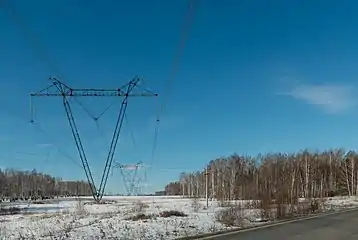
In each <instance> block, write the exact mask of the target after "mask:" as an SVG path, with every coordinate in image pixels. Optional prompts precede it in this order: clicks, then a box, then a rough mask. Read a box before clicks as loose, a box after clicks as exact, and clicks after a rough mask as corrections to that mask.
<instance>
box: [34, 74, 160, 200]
mask: <svg viewBox="0 0 358 240" xmlns="http://www.w3.org/2000/svg"><path fill="white" fill-rule="evenodd" d="M50 80H51V81H52V84H51V85H50V86H48V87H47V88H45V89H43V90H41V91H39V92H37V93H31V94H30V96H31V122H34V119H33V107H32V97H35V96H45V97H62V102H63V106H64V108H65V110H66V116H67V118H68V122H69V124H70V127H71V131H72V135H73V138H74V140H75V144H76V148H77V150H78V154H79V157H80V159H81V162H82V166H83V169H84V171H85V174H86V177H87V180H88V183H89V184H90V188H91V192H92V196H93V198H94V200H95V201H97V202H99V201H100V200H101V199H102V198H103V195H104V191H105V188H106V184H107V180H108V176H109V172H110V169H111V166H112V162H113V157H114V155H115V150H116V147H117V142H118V139H119V134H120V131H121V128H122V125H123V120H124V117H125V113H126V110H127V106H128V98H129V97H153V96H158V94H156V93H153V92H151V91H148V90H145V89H142V88H141V87H140V79H139V78H134V79H133V80H131V81H129V82H128V83H127V84H126V85H124V86H123V87H121V88H118V89H93V88H82V89H77V88H71V87H69V86H67V85H66V84H64V83H63V82H61V81H60V80H58V79H57V78H55V77H51V78H50ZM138 88H139V89H141V91H140V92H135V90H136V89H138ZM73 97H123V99H122V104H121V107H120V109H119V112H118V117H117V121H116V125H115V129H114V131H113V137H112V141H111V144H110V148H109V151H108V155H107V158H106V161H105V166H104V169H103V174H102V178H101V182H100V185H99V186H96V184H95V182H94V180H93V175H92V172H91V169H90V167H89V165H88V161H87V156H86V154H85V151H84V148H83V145H82V141H81V138H80V135H79V132H78V129H77V126H76V123H75V119H74V116H73V114H72V109H71V105H70V103H69V99H70V98H73ZM103 113H104V112H102V113H101V114H100V115H98V116H97V117H94V120H96V121H97V120H98V119H99V118H100V117H101V116H102V115H103Z"/></svg>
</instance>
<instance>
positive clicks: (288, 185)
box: [165, 149, 358, 203]
mask: <svg viewBox="0 0 358 240" xmlns="http://www.w3.org/2000/svg"><path fill="white" fill-rule="evenodd" d="M207 172H208V192H209V197H210V198H215V199H220V200H230V199H264V198H265V199H267V198H269V199H276V200H277V199H280V200H281V202H286V203H293V202H294V201H296V200H297V199H298V198H300V197H305V198H314V197H329V196H334V195H357V193H358V154H357V153H356V152H354V151H348V152H346V151H344V150H343V149H336V150H327V151H323V152H311V151H308V150H304V151H300V152H298V153H293V154H286V153H270V154H265V155H258V156H256V157H250V156H239V155H237V154H234V155H232V156H229V157H223V158H219V159H216V160H213V161H211V162H210V163H209V164H208V166H207ZM205 188H206V181H205V169H204V170H202V171H197V172H192V173H182V174H181V176H180V178H179V180H178V181H177V182H172V183H169V184H168V185H167V186H166V188H165V190H166V194H168V195H185V196H190V197H195V196H198V197H205Z"/></svg>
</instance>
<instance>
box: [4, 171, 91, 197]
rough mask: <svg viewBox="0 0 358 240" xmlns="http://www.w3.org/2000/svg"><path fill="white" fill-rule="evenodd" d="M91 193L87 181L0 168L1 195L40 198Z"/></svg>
mask: <svg viewBox="0 0 358 240" xmlns="http://www.w3.org/2000/svg"><path fill="white" fill-rule="evenodd" d="M76 195H82V196H84V195H91V191H90V187H89V184H88V183H87V182H85V181H64V180H62V179H61V178H55V177H53V176H51V175H49V174H43V173H39V172H37V171H36V170H32V171H18V170H14V169H0V197H2V198H19V197H24V198H29V197H32V198H40V197H54V196H76Z"/></svg>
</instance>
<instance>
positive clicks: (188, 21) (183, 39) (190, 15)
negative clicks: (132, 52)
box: [150, 0, 198, 165]
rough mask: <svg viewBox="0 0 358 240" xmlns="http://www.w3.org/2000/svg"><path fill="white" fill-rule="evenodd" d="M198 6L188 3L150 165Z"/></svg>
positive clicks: (159, 108)
mask: <svg viewBox="0 0 358 240" xmlns="http://www.w3.org/2000/svg"><path fill="white" fill-rule="evenodd" d="M197 4H198V3H197V0H189V1H188V8H187V11H186V15H185V17H184V22H183V25H182V29H181V34H180V40H179V45H178V47H177V49H176V51H175V54H174V60H173V64H172V66H171V70H170V73H169V78H168V80H167V82H166V83H167V84H166V85H165V88H164V92H163V98H164V99H163V101H162V102H161V104H160V105H159V106H158V109H157V117H156V123H155V129H154V141H153V147H152V154H151V164H150V165H152V164H153V162H154V159H155V151H156V149H157V142H158V137H159V125H160V116H162V115H163V112H164V111H165V108H166V104H167V101H168V97H169V95H170V91H171V88H172V85H173V83H174V81H175V79H176V77H177V75H178V72H179V67H180V62H181V59H182V56H183V53H184V50H185V46H186V43H187V39H188V36H189V31H190V28H191V26H192V23H193V19H194V14H195V11H196V9H197Z"/></svg>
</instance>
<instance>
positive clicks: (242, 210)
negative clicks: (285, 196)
mask: <svg viewBox="0 0 358 240" xmlns="http://www.w3.org/2000/svg"><path fill="white" fill-rule="evenodd" d="M105 200H107V201H106V202H105V204H94V203H93V202H92V201H90V200H86V199H67V200H65V201H60V202H58V203H51V204H50V203H49V204H36V205H32V204H30V205H18V206H16V207H19V208H25V209H27V210H28V211H27V213H26V212H25V213H22V214H17V215H6V216H1V221H0V237H1V239H36V240H40V239H155V240H157V239H158V240H159V239H175V238H178V237H185V236H190V235H196V234H200V233H207V232H215V231H219V230H224V229H230V228H234V227H235V228H236V227H245V226H247V225H252V224H260V223H261V222H263V221H262V219H263V217H262V216H263V214H262V210H261V209H258V203H257V202H255V201H233V202H226V203H225V204H223V203H219V202H216V201H212V202H209V204H210V205H209V207H208V208H206V206H205V201H203V200H200V199H184V198H181V197H172V198H168V197H107V198H106V199H105ZM320 204H321V206H320V207H321V208H322V209H336V208H337V207H341V206H346V207H347V206H348V207H352V206H358V201H356V199H354V198H327V199H324V200H323V201H321V203H320ZM34 208H36V209H37V211H32V212H30V211H29V209H32V210H33V209H34ZM50 208H57V209H50Z"/></svg>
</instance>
